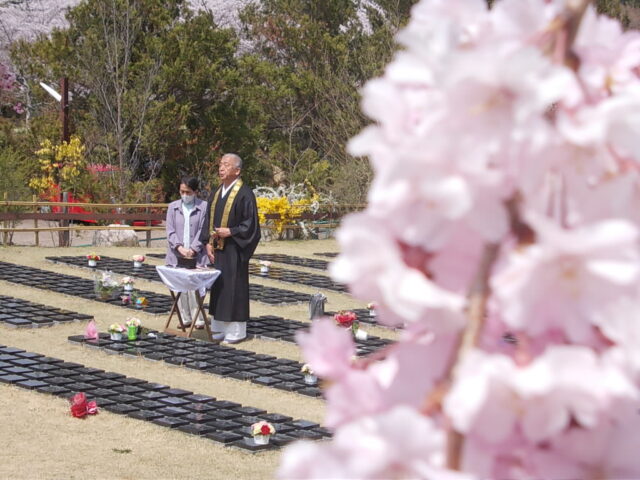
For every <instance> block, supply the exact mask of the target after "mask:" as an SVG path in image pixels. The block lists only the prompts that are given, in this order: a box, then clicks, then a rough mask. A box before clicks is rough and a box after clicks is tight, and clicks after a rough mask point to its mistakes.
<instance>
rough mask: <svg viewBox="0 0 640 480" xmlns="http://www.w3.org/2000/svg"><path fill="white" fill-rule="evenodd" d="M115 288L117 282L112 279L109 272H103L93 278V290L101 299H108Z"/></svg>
mask: <svg viewBox="0 0 640 480" xmlns="http://www.w3.org/2000/svg"><path fill="white" fill-rule="evenodd" d="M116 288H118V282H116V281H115V280H114V279H113V277H112V276H111V272H103V273H102V275H101V276H100V277H98V278H96V280H95V291H96V293H97V294H98V296H99V297H100V298H101V299H103V300H106V299H108V298H109V297H110V296H111V295H112V294H113V292H114V290H115V289H116Z"/></svg>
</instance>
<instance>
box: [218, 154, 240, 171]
mask: <svg viewBox="0 0 640 480" xmlns="http://www.w3.org/2000/svg"><path fill="white" fill-rule="evenodd" d="M225 158H230V159H231V160H233V161H234V163H235V164H236V168H239V169H240V170H242V159H241V158H240V155H236V154H235V153H225V154H224V155H223V156H222V159H223V160H224V159H225Z"/></svg>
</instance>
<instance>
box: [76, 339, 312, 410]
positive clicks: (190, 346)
mask: <svg viewBox="0 0 640 480" xmlns="http://www.w3.org/2000/svg"><path fill="white" fill-rule="evenodd" d="M68 339H69V341H70V342H74V343H79V344H82V345H84V346H86V347H90V348H97V349H100V350H102V351H104V352H106V353H114V354H120V355H125V356H131V357H142V358H145V359H147V360H155V361H163V362H165V363H168V364H170V365H175V366H180V367H185V368H189V369H193V370H197V371H200V372H203V373H209V374H212V375H218V376H221V377H229V378H235V379H238V380H249V381H251V382H252V383H255V384H258V385H263V386H266V387H272V388H277V389H279V390H284V391H289V392H295V393H299V394H302V395H307V396H310V397H319V396H321V395H322V391H321V390H320V389H319V388H318V387H317V386H310V385H307V384H305V383H304V376H303V374H302V373H301V371H300V370H301V368H302V364H300V363H299V362H296V361H295V360H288V359H284V358H277V357H273V356H271V355H261V354H256V353H255V352H251V351H247V350H240V349H236V348H231V347H227V346H225V345H219V344H215V343H210V342H205V341H202V340H196V339H194V338H185V337H178V336H175V335H170V334H166V333H159V332H148V333H146V334H143V335H141V337H140V338H139V339H136V340H126V339H125V340H111V339H110V338H109V334H107V333H102V334H100V336H99V338H98V339H97V340H87V339H85V338H84V336H82V335H74V336H71V337H68Z"/></svg>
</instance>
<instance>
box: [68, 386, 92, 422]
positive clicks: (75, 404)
mask: <svg viewBox="0 0 640 480" xmlns="http://www.w3.org/2000/svg"><path fill="white" fill-rule="evenodd" d="M69 403H71V415H73V416H74V417H76V418H84V417H86V416H87V415H95V414H96V413H98V404H97V403H96V402H95V401H92V402H87V396H86V395H85V394H84V393H83V392H80V393H76V394H75V395H74V396H73V397H71V398H70V399H69Z"/></svg>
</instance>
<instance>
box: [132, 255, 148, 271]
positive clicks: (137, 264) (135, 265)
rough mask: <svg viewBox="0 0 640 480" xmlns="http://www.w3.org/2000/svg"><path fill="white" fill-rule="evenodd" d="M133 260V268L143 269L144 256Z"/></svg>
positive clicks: (135, 257) (136, 256)
mask: <svg viewBox="0 0 640 480" xmlns="http://www.w3.org/2000/svg"><path fill="white" fill-rule="evenodd" d="M131 259H132V260H133V268H140V267H142V263H143V262H144V260H145V258H144V255H134V256H133V257H131Z"/></svg>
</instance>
